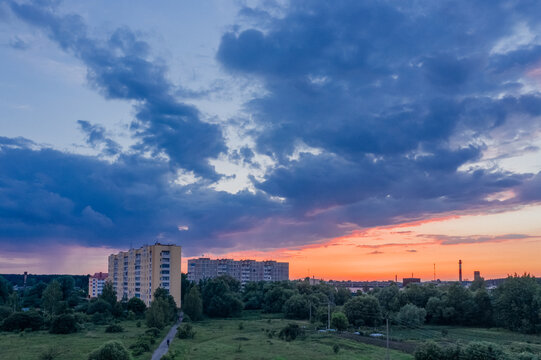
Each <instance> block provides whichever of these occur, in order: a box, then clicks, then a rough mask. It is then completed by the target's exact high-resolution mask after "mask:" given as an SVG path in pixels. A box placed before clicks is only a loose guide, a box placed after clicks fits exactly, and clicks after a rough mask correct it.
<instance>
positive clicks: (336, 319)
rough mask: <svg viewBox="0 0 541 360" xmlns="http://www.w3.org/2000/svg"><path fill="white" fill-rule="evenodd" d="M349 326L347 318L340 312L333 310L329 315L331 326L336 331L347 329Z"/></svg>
mask: <svg viewBox="0 0 541 360" xmlns="http://www.w3.org/2000/svg"><path fill="white" fill-rule="evenodd" d="M348 326H349V323H348V318H347V317H346V315H345V314H344V313H342V312H334V313H333V314H332V316H331V327H332V328H333V329H336V330H338V331H344V330H347V328H348Z"/></svg>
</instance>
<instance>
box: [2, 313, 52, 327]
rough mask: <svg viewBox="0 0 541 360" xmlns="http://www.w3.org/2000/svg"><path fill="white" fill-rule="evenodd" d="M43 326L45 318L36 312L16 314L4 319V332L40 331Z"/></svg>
mask: <svg viewBox="0 0 541 360" xmlns="http://www.w3.org/2000/svg"><path fill="white" fill-rule="evenodd" d="M42 325H43V318H42V317H41V315H40V314H39V313H37V312H35V311H27V312H16V313H13V314H11V315H9V316H8V317H7V318H5V319H4V321H3V322H2V330H5V331H14V330H24V329H32V330H39V329H40V328H41V326H42Z"/></svg>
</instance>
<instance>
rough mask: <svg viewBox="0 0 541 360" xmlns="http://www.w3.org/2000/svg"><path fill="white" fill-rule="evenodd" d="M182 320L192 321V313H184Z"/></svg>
mask: <svg viewBox="0 0 541 360" xmlns="http://www.w3.org/2000/svg"><path fill="white" fill-rule="evenodd" d="M182 322H192V318H191V317H190V315H188V314H186V313H184V315H183V316H182Z"/></svg>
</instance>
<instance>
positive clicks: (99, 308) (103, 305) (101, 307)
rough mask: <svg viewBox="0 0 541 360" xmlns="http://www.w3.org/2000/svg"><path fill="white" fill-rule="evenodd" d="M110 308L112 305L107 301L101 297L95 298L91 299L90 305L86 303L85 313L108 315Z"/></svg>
mask: <svg viewBox="0 0 541 360" xmlns="http://www.w3.org/2000/svg"><path fill="white" fill-rule="evenodd" d="M112 309H113V307H112V306H111V304H109V303H108V302H107V301H105V300H103V299H97V300H95V301H92V302H91V303H90V305H88V309H87V310H86V313H87V314H88V315H93V314H96V313H98V314H106V315H110V314H111V311H112Z"/></svg>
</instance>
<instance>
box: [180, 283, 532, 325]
mask: <svg viewBox="0 0 541 360" xmlns="http://www.w3.org/2000/svg"><path fill="white" fill-rule="evenodd" d="M182 287H183V290H184V293H183V294H184V301H183V309H184V312H185V313H186V314H187V315H188V316H189V317H190V318H192V320H198V319H201V318H202V317H203V316H208V317H231V316H237V315H239V314H240V312H241V310H242V309H259V310H262V311H264V312H266V313H283V314H284V316H285V317H287V318H291V319H309V318H310V319H311V320H312V322H315V323H319V324H320V325H321V326H323V325H326V324H327V321H328V320H329V319H328V316H329V312H330V313H331V314H332V316H331V319H330V320H331V325H332V326H333V327H335V328H337V329H338V330H345V329H347V328H358V327H361V326H379V325H381V324H382V323H383V322H384V321H385V319H390V321H391V322H392V323H394V324H396V325H400V326H406V327H416V326H420V325H422V324H424V323H430V324H442V325H462V326H484V327H490V326H498V327H504V328H508V329H510V330H513V331H519V332H524V333H539V332H541V285H540V284H539V282H538V281H537V280H536V279H535V278H534V277H532V276H530V275H527V274H525V275H523V276H517V275H515V276H511V277H509V278H508V279H506V280H505V281H504V282H503V283H502V284H501V285H500V286H499V287H498V288H496V289H495V290H493V291H488V290H487V289H486V288H485V286H484V283H483V281H482V280H479V281H476V282H474V283H473V284H472V285H471V287H469V288H466V287H464V286H462V285H461V284H459V283H451V284H449V285H442V286H436V285H435V284H410V285H408V286H407V287H406V288H405V289H399V287H398V286H397V285H391V286H389V287H385V288H378V289H374V290H372V291H369V292H368V293H357V294H352V293H350V291H349V290H348V289H346V288H335V287H333V286H331V285H329V284H327V283H320V284H316V285H310V283H309V280H308V279H306V280H305V281H283V282H253V283H247V284H246V285H245V286H244V288H243V289H241V286H240V284H239V282H238V281H237V280H235V279H233V278H230V277H227V276H222V277H218V278H214V279H207V280H204V281H200V282H199V283H198V284H193V283H190V282H188V281H187V280H186V278H185V277H184V278H183V286H182Z"/></svg>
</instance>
